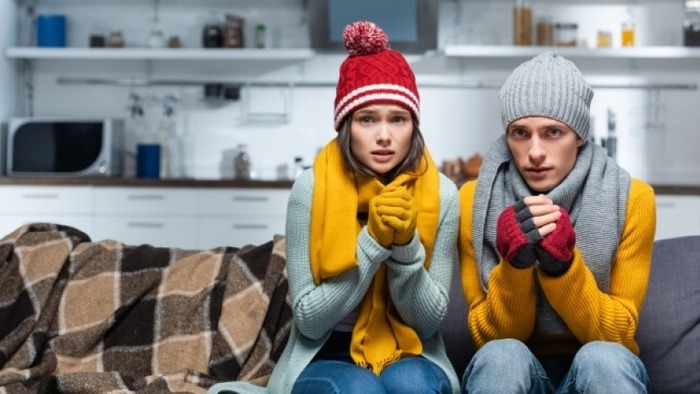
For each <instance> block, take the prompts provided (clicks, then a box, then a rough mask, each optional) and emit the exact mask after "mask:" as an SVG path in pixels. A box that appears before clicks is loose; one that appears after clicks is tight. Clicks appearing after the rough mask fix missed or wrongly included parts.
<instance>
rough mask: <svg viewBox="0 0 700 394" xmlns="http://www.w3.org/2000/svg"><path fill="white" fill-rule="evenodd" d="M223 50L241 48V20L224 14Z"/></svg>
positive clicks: (238, 17) (242, 44)
mask: <svg viewBox="0 0 700 394" xmlns="http://www.w3.org/2000/svg"><path fill="white" fill-rule="evenodd" d="M223 47H224V48H243V47H244V41H243V18H241V17H240V16H237V15H232V14H226V23H224V32H223Z"/></svg>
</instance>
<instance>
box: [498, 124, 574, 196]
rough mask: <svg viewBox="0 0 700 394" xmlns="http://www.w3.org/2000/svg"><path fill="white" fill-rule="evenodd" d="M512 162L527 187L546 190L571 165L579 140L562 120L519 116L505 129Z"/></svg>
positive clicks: (557, 180) (542, 191) (560, 177)
mask: <svg viewBox="0 0 700 394" xmlns="http://www.w3.org/2000/svg"><path fill="white" fill-rule="evenodd" d="M506 137H507V141H508V147H509V148H510V151H511V153H512V154H513V158H514V160H515V166H516V167H517V169H518V171H519V172H520V174H521V175H522V177H523V179H525V182H527V184H528V186H529V187H530V189H532V190H534V191H535V192H539V193H547V192H549V191H550V190H552V189H554V187H556V186H557V185H558V184H559V183H560V182H561V181H562V180H564V178H566V176H567V175H569V172H571V170H572V169H573V168H574V164H575V163H576V155H577V154H578V148H579V147H580V146H581V145H583V140H582V139H581V138H579V137H578V135H577V134H576V133H575V132H574V131H573V130H572V129H571V128H569V126H567V125H566V124H564V123H562V122H559V121H557V120H554V119H550V118H545V117H541V116H532V117H527V118H520V119H517V120H515V121H513V122H511V124H510V125H508V130H507V131H506Z"/></svg>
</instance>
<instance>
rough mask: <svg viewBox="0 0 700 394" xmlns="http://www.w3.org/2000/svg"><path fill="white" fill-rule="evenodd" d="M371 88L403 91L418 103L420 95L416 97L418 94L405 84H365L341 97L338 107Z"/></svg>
mask: <svg viewBox="0 0 700 394" xmlns="http://www.w3.org/2000/svg"><path fill="white" fill-rule="evenodd" d="M371 90H394V91H397V92H401V93H403V94H405V95H406V96H408V97H409V98H410V99H411V100H413V101H414V102H415V103H416V105H418V97H416V95H415V94H414V93H413V92H412V91H410V90H409V89H406V88H405V87H404V86H401V85H395V84H390V83H379V84H375V85H365V86H362V87H360V88H357V89H355V90H353V91H351V92H350V93H348V94H346V95H345V97H343V98H342V99H340V101H339V102H338V105H337V106H336V108H341V107H342V106H343V105H345V103H346V102H348V101H350V100H353V99H354V98H355V97H356V96H358V95H360V94H362V93H365V92H368V91H371Z"/></svg>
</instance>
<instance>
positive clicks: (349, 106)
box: [333, 93, 420, 129]
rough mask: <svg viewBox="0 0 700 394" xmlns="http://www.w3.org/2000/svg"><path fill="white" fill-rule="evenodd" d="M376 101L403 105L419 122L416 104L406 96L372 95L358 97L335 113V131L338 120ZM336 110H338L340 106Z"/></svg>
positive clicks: (390, 94)
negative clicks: (394, 102)
mask: <svg viewBox="0 0 700 394" xmlns="http://www.w3.org/2000/svg"><path fill="white" fill-rule="evenodd" d="M377 100H391V101H398V102H401V103H403V104H405V105H406V106H407V107H408V108H409V109H410V110H411V112H413V115H414V116H415V117H416V121H419V119H420V112H419V111H418V107H417V106H416V103H415V102H413V101H412V100H410V99H408V98H407V97H406V96H404V95H402V94H396V93H372V94H367V95H364V96H360V97H358V98H357V99H356V100H354V101H352V102H350V103H348V104H347V105H346V106H345V107H343V109H342V110H341V111H339V112H336V115H335V121H334V122H333V123H334V126H335V128H336V129H337V128H338V126H340V124H339V123H340V120H341V119H343V118H344V117H345V116H346V115H347V114H348V113H350V112H351V111H352V110H353V109H355V108H357V107H361V106H362V105H363V104H364V103H367V102H370V101H377ZM338 108H340V106H339V107H338Z"/></svg>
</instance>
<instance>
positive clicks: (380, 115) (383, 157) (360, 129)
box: [350, 104, 413, 175]
mask: <svg viewBox="0 0 700 394" xmlns="http://www.w3.org/2000/svg"><path fill="white" fill-rule="evenodd" d="M412 137H413V121H412V119H411V113H410V112H408V111H407V110H406V109H404V108H403V107H401V106H399V105H395V104H370V105H368V106H366V107H362V108H360V109H358V110H357V111H355V112H354V113H353V114H352V118H351V124H350V140H351V141H350V150H351V151H352V154H353V156H355V158H356V159H357V160H358V161H359V162H360V163H362V164H363V165H365V166H366V167H367V168H369V169H371V170H372V171H374V172H376V173H377V174H380V175H384V174H386V173H388V172H389V171H391V170H392V169H393V168H394V167H396V166H397V165H399V163H401V162H402V161H403V159H404V158H405V157H406V155H407V154H408V150H409V147H410V145H411V138H412Z"/></svg>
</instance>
